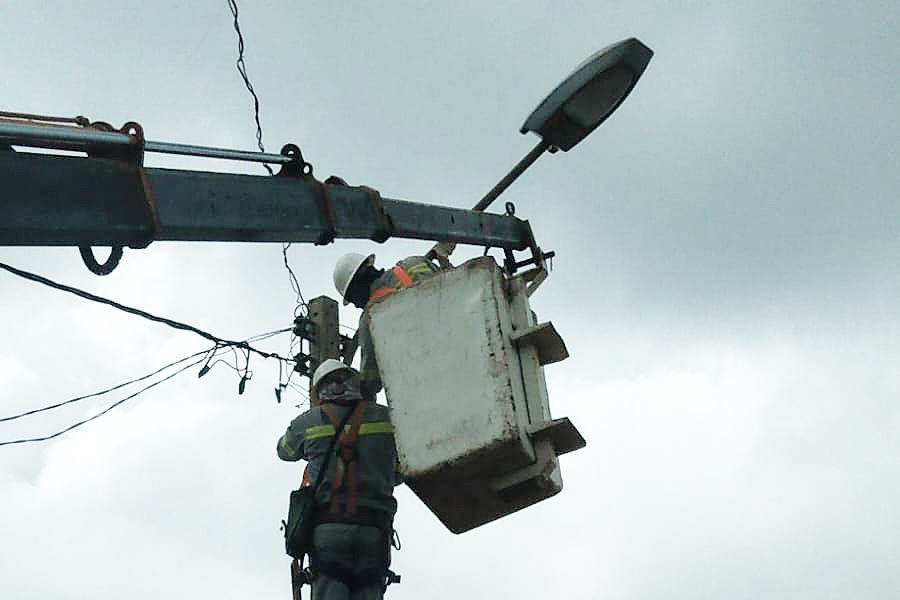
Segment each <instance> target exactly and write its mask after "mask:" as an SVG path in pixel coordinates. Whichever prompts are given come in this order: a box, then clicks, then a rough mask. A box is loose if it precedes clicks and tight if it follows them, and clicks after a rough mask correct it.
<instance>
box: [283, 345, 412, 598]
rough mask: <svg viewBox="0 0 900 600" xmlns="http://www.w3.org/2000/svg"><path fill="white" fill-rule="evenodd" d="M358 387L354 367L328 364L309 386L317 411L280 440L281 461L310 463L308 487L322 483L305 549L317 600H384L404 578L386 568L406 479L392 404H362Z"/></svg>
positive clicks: (316, 492) (296, 422)
mask: <svg viewBox="0 0 900 600" xmlns="http://www.w3.org/2000/svg"><path fill="white" fill-rule="evenodd" d="M359 386H360V379H359V373H357V371H356V370H355V369H353V368H351V367H350V366H348V365H346V364H344V363H343V362H341V361H339V360H335V359H328V360H326V361H324V362H323V363H322V364H321V365H320V366H319V367H318V368H317V369H316V371H315V373H314V374H313V378H312V385H311V387H310V390H311V400H312V401H313V403H314V404H315V406H314V407H313V408H311V409H310V410H308V411H306V412H304V413H303V414H301V415H300V416H299V417H297V418H296V419H294V420H293V421H291V424H290V426H289V427H288V429H287V431H286V432H285V434H284V435H283V436H282V437H281V439H279V440H278V448H277V449H278V457H279V458H281V459H282V460H287V461H296V460H300V459H305V460H307V461H308V465H307V470H306V472H305V473H304V477H303V479H304V485H308V484H309V482H317V483H318V487H317V488H316V489H314V490H313V495H314V498H315V501H316V502H315V505H316V508H315V509H314V511H313V514H314V515H315V516H314V518H313V529H312V536H311V540H310V542H311V543H308V546H307V547H308V548H309V549H308V551H307V552H308V554H309V558H310V568H309V572H308V574H307V578H308V580H309V581H310V582H311V585H312V598H313V600H379V599H381V598H382V597H383V594H384V590H385V588H386V586H387V584H388V583H391V582H396V581H399V577H397V576H396V575H394V573H392V572H391V571H390V570H389V568H388V567H389V566H390V545H391V540H392V539H393V519H394V514H395V513H396V511H397V501H396V500H395V499H394V486H396V485H397V484H398V483H399V482H400V479H399V475H398V470H397V451H396V448H395V446H394V434H393V427H392V426H391V423H390V420H389V417H388V409H387V407H386V406H382V405H380V404H375V403H374V402H367V401H365V400H363V398H362V394H361V392H360V387H359ZM336 432H340V433H339V434H337V433H336ZM335 435H338V437H337V439H334V438H335ZM329 448H332V449H334V451H333V452H329ZM323 469H324V471H323ZM320 474H321V475H320ZM313 485H315V484H313Z"/></svg>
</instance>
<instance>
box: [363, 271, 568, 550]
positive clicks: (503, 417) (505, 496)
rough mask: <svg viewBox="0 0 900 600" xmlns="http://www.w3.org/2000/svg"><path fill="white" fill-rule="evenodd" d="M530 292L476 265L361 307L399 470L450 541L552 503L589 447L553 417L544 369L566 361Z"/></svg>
mask: <svg viewBox="0 0 900 600" xmlns="http://www.w3.org/2000/svg"><path fill="white" fill-rule="evenodd" d="M530 291H531V290H530V289H529V286H528V281H527V280H526V277H523V276H514V277H508V276H507V275H506V274H505V273H504V272H503V271H502V270H501V269H500V268H499V267H498V266H497V264H496V262H494V260H493V259H492V258H490V257H480V258H476V259H473V260H470V261H468V262H466V263H463V264H462V265H460V266H459V267H457V268H455V269H451V270H447V271H443V272H441V273H439V274H437V275H435V276H434V277H432V278H430V279H427V280H425V281H422V282H420V283H418V284H416V285H415V286H412V287H410V288H407V289H405V290H403V291H402V292H400V293H396V294H391V295H389V296H387V297H385V298H383V299H381V300H379V301H376V302H374V303H372V304H371V305H370V306H369V308H368V313H369V320H370V321H369V325H370V328H371V332H372V339H373V344H374V350H375V356H376V358H377V360H378V365H379V369H380V371H381V378H382V381H383V383H384V388H385V393H386V395H387V399H388V404H389V406H390V409H391V421H392V423H393V425H394V435H395V439H396V443H397V454H398V458H399V462H400V471H401V473H402V474H403V476H404V480H405V482H406V483H407V485H409V487H410V488H411V489H412V490H413V491H414V492H415V493H416V495H418V496H419V498H420V499H422V501H423V502H424V503H425V504H426V505H427V506H428V508H429V509H430V510H431V511H432V512H433V513H434V514H435V515H436V516H437V517H438V518H439V519H440V520H441V522H443V523H444V525H446V526H447V528H448V529H450V530H451V531H453V532H454V533H461V532H463V531H468V530H469V529H472V528H474V527H478V526H479V525H483V524H484V523H487V522H490V521H493V520H495V519H498V518H500V517H502V516H505V515H508V514H510V513H512V512H515V511H517V510H520V509H522V508H525V507H526V506H530V505H532V504H535V503H536V502H539V501H541V500H544V499H546V498H549V497H550V496H553V495H555V494H557V493H558V492H559V491H560V490H562V476H561V473H560V468H559V460H558V456H559V455H561V454H564V453H566V452H570V451H572V450H577V449H579V448H582V447H583V446H584V445H585V442H584V439H583V438H582V437H581V434H579V433H578V430H577V429H575V427H574V426H573V425H572V423H571V422H570V421H569V419H567V418H561V419H552V418H551V417H550V405H549V399H548V396H547V385H546V382H545V380H544V372H543V366H544V365H545V364H549V363H553V362H557V361H560V360H562V359H564V358H566V357H567V356H568V352H567V351H566V347H565V344H564V343H563V341H562V338H561V337H560V336H559V334H558V333H557V332H556V330H555V329H554V328H553V325H552V324H551V323H540V324H539V323H537V322H536V317H535V315H534V313H533V312H532V311H531V308H530V306H529V304H528V295H529V292H530Z"/></svg>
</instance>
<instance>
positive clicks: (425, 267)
mask: <svg viewBox="0 0 900 600" xmlns="http://www.w3.org/2000/svg"><path fill="white" fill-rule="evenodd" d="M406 272H407V273H408V274H409V276H410V277H412V276H413V275H431V274H432V273H434V269H433V268H432V267H431V265H429V264H428V263H424V262H420V263H416V264H414V265H413V266H411V267H409V268H408V269H406Z"/></svg>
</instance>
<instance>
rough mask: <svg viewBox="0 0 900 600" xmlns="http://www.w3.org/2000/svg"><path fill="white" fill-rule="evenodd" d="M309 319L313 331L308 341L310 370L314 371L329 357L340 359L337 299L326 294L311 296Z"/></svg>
mask: <svg viewBox="0 0 900 600" xmlns="http://www.w3.org/2000/svg"><path fill="white" fill-rule="evenodd" d="M309 320H310V322H311V323H312V332H313V335H312V337H311V339H310V341H309V355H310V356H311V361H310V362H311V364H310V370H311V371H315V370H316V367H318V366H319V365H321V364H322V363H323V362H324V361H326V360H328V359H329V358H336V359H338V360H340V359H341V336H340V332H339V330H338V303H337V301H336V300H333V299H331V298H329V297H328V296H319V297H318V298H313V299H312V300H311V301H310V302H309Z"/></svg>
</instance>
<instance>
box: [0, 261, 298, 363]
mask: <svg viewBox="0 0 900 600" xmlns="http://www.w3.org/2000/svg"><path fill="white" fill-rule="evenodd" d="M0 269H3V270H5V271H8V272H9V273H12V274H13V275H17V276H19V277H22V278H23V279H27V280H29V281H34V282H37V283H40V284H42V285H46V286H49V287H52V288H54V289H57V290H61V291H63V292H68V293H70V294H74V295H76V296H78V297H80V298H84V299H85V300H90V301H92V302H99V303H100V304H106V305H107V306H112V307H113V308H116V309H118V310H121V311H123V312H126V313H129V314H132V315H136V316H138V317H143V318H144V319H147V320H150V321H154V322H156V323H162V324H163V325H168V326H169V327H172V328H174V329H179V330H181V331H190V332H191V333H195V334H197V335H199V336H201V337H203V338H205V339H207V340H209V341H211V342H214V343H216V344H217V345H219V346H233V347H235V348H242V349H244V350H247V351H248V352H253V353H254V354H257V355H259V356H262V357H263V358H275V359H277V360H282V361H286V362H291V360H290V359H287V358H283V357H281V356H279V355H278V354H276V353H274V352H263V351H262V350H259V349H257V348H254V347H253V346H251V345H250V344H249V343H248V342H245V341H244V342H238V341H233V340H226V339H223V338H220V337H218V336H215V335H213V334H211V333H209V332H206V331H203V330H202V329H198V328H197V327H194V326H193V325H188V324H187V323H181V322H179V321H173V320H172V319H166V318H165V317H157V316H156V315H152V314H150V313H148V312H146V311H143V310H140V309H138V308H132V307H130V306H125V305H124V304H120V303H118V302H116V301H114V300H110V299H108V298H104V297H102V296H97V295H95V294H91V293H90V292H86V291H84V290H80V289H78V288H74V287H71V286H68V285H65V284H62V283H57V282H55V281H53V280H51V279H47V278H46V277H42V276H40V275H37V274H35V273H30V272H28V271H23V270H21V269H17V268H15V267H12V266H10V265H7V264H6V263H0Z"/></svg>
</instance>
